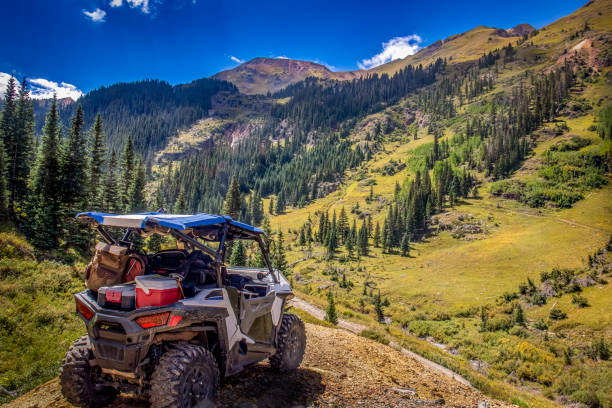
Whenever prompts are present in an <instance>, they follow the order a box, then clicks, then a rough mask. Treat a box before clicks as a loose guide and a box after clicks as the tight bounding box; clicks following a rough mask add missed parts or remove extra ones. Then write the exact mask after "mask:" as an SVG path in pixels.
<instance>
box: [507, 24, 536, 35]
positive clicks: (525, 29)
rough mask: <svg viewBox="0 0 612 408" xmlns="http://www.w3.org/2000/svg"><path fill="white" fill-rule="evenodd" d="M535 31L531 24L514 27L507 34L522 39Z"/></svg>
mask: <svg viewBox="0 0 612 408" xmlns="http://www.w3.org/2000/svg"><path fill="white" fill-rule="evenodd" d="M534 30H535V28H533V26H532V25H531V24H527V23H522V24H518V25H516V26H514V27H512V28H511V29H509V30H506V32H508V34H510V35H512V36H513V37H522V36H524V35H528V34H531V32H532V31H534Z"/></svg>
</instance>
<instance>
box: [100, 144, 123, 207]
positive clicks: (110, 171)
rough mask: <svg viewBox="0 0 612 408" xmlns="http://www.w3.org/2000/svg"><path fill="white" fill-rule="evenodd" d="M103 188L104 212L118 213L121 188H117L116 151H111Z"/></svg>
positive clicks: (102, 201) (102, 203)
mask: <svg viewBox="0 0 612 408" xmlns="http://www.w3.org/2000/svg"><path fill="white" fill-rule="evenodd" d="M101 187H102V196H101V200H100V204H101V205H102V209H103V211H105V212H108V213H117V212H118V211H119V204H120V203H119V202H118V198H119V196H118V193H119V188H118V187H117V155H116V154H115V150H114V149H113V150H112V151H111V155H110V159H109V161H108V166H107V168H106V173H105V174H104V178H103V180H102V186H101Z"/></svg>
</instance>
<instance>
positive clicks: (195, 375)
mask: <svg viewBox="0 0 612 408" xmlns="http://www.w3.org/2000/svg"><path fill="white" fill-rule="evenodd" d="M218 387H219V368H218V367H217V361H216V360H215V357H214V356H213V355H212V353H211V352H210V351H208V350H206V349H205V348H204V347H200V346H196V345H193V344H189V343H178V344H176V346H175V348H173V349H171V350H169V351H167V352H165V353H164V355H163V356H162V358H161V359H160V361H159V365H158V366H157V367H156V368H155V371H154V372H153V376H152V377H151V397H150V402H151V408H190V407H196V406H197V407H214V406H215V405H214V404H215V402H216V398H217V389H218Z"/></svg>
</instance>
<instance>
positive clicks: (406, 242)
mask: <svg viewBox="0 0 612 408" xmlns="http://www.w3.org/2000/svg"><path fill="white" fill-rule="evenodd" d="M401 251H402V256H408V255H409V254H410V238H409V237H408V233H404V235H403V236H402V243H401Z"/></svg>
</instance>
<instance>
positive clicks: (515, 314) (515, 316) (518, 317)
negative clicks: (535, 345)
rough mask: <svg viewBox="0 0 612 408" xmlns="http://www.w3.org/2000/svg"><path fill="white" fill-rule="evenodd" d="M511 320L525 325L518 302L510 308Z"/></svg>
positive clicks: (523, 315)
mask: <svg viewBox="0 0 612 408" xmlns="http://www.w3.org/2000/svg"><path fill="white" fill-rule="evenodd" d="M512 320H514V323H515V324H518V325H519V326H525V314H524V312H523V308H522V307H521V305H520V304H519V303H515V304H514V306H513V308H512Z"/></svg>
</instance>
